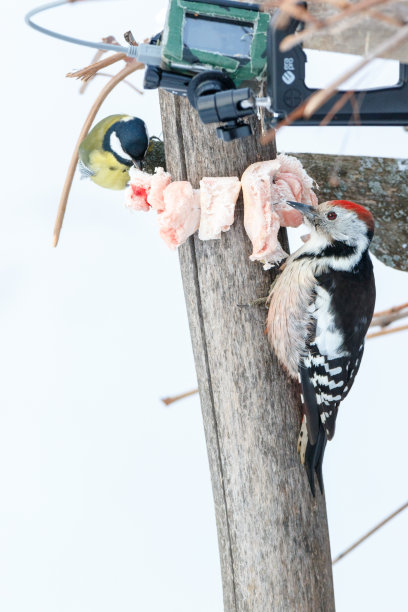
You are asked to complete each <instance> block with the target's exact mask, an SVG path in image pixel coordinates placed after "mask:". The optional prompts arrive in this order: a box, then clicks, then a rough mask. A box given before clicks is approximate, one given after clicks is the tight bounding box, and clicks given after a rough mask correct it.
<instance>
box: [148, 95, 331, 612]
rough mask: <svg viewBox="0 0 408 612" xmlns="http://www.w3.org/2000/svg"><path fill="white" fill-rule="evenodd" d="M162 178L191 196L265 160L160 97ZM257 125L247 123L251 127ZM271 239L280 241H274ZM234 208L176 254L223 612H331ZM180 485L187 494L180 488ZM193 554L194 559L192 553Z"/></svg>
mask: <svg viewBox="0 0 408 612" xmlns="http://www.w3.org/2000/svg"><path fill="white" fill-rule="evenodd" d="M160 98H161V112H162V121H163V134H164V142H165V151H166V160H167V169H168V171H169V172H170V173H171V174H172V176H173V179H175V180H186V179H188V180H189V181H191V183H192V184H193V186H194V187H198V183H199V180H200V179H201V178H202V177H203V176H239V177H240V176H241V174H242V172H243V171H244V169H245V168H246V167H247V166H248V165H249V164H250V163H253V162H255V161H257V160H260V159H270V158H272V157H274V156H275V151H274V149H273V148H272V147H271V146H269V147H261V145H260V144H259V142H258V140H257V138H256V137H251V138H247V139H244V140H240V141H235V142H233V143H229V144H224V143H222V142H221V141H220V140H218V139H217V138H216V136H215V130H214V126H210V127H208V126H204V125H203V124H201V122H200V121H199V119H198V116H197V114H196V112H195V111H194V110H192V108H191V107H190V106H189V105H188V102H187V101H186V100H185V99H181V98H178V97H176V96H172V95H171V94H168V93H165V92H161V94H160ZM255 123H257V122H255ZM283 239H285V237H284V236H283ZM250 252H251V248H250V243H249V240H248V238H247V236H246V234H245V232H244V229H243V207H242V201H240V202H239V204H238V206H237V213H236V221H235V223H234V225H233V227H232V228H231V230H230V231H229V232H227V233H225V234H223V236H222V239H221V240H212V241H208V242H203V241H200V240H198V238H197V236H194V237H192V238H190V239H189V241H188V242H187V243H186V244H185V245H183V246H182V247H181V248H180V265H181V271H182V276H183V283H184V291H185V296H186V303H187V311H188V317H189V323H190V330H191V337H192V343H193V349H194V357H195V363H196V369H197V377H198V382H199V390H200V398H201V406H202V412H203V421H204V428H205V435H206V441H207V448H208V456H209V463H210V470H211V478H212V485H213V493H214V501H215V512H216V521H217V529H218V539H219V550H220V558H221V568H222V578H223V590H224V606H225V608H224V609H225V612H269V611H273V612H280V611H282V612H292V611H299V612H300V611H302V612H304V611H306V610H307V611H313V612H318V611H322V612H331V611H332V610H334V599H333V584H332V575H331V559H330V546H329V537H328V528H327V519H326V509H325V500H324V497H322V496H321V495H320V493H318V494H317V496H316V499H313V497H312V496H311V493H310V490H309V485H308V482H307V478H306V473H305V471H304V468H303V467H302V466H301V465H300V463H299V458H298V456H297V453H296V441H297V436H298V431H299V424H300V407H299V400H298V397H299V396H298V390H297V389H296V387H295V385H294V384H293V383H292V382H291V381H290V380H289V379H288V378H287V376H286V375H285V374H284V372H283V371H282V369H281V368H280V366H279V364H278V363H277V361H276V358H275V357H274V355H273V354H272V353H271V350H270V348H269V345H268V343H267V341H266V339H265V334H264V326H265V314H266V310H265V309H264V308H263V307H242V306H240V304H248V303H249V302H250V301H252V300H253V299H254V298H256V297H259V296H263V295H266V294H267V292H268V288H269V284H270V281H271V276H270V274H269V273H266V272H264V271H263V270H262V267H261V266H260V265H259V264H255V263H251V262H250V261H249V254H250ZM187 486H188V485H187ZM197 554H199V551H197Z"/></svg>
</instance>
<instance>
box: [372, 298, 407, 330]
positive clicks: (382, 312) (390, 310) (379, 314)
mask: <svg viewBox="0 0 408 612" xmlns="http://www.w3.org/2000/svg"><path fill="white" fill-rule="evenodd" d="M406 308H408V302H405V303H404V304H400V305H399V306H392V307H391V308H388V309H387V310H380V311H379V312H375V313H374V314H373V320H374V319H376V318H377V317H383V316H385V315H392V314H394V312H400V310H405V309H406ZM371 325H374V323H371Z"/></svg>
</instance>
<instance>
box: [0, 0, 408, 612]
mask: <svg viewBox="0 0 408 612" xmlns="http://www.w3.org/2000/svg"><path fill="white" fill-rule="evenodd" d="M164 4H165V2H163V0H151V1H150V2H149V3H145V2H141V0H139V1H135V2H123V1H121V0H120V1H116V2H101V3H97V4H96V3H84V4H77V5H74V6H69V7H66V8H65V7H64V8H62V9H58V10H57V11H55V12H53V13H50V14H49V15H43V16H41V17H40V18H39V21H40V20H41V23H42V24H44V25H46V24H48V25H49V26H51V27H55V28H56V29H60V30H63V31H65V32H69V33H71V34H74V35H78V36H83V37H87V38H89V39H94V40H96V39H98V38H99V37H101V36H106V35H108V34H114V35H116V37H117V38H118V39H119V40H121V35H122V33H123V32H124V31H126V30H128V29H132V31H133V33H134V35H135V37H136V39H138V40H141V39H143V38H144V37H146V36H149V35H151V34H154V33H156V32H157V31H158V30H159V29H160V24H159V23H157V22H156V21H155V15H157V13H158V12H159V10H160V9H161V8H162V6H163V5H164ZM32 6H33V3H32V1H27V0H20V2H18V3H11V2H10V3H8V6H7V9H5V14H6V16H7V19H8V22H7V23H5V25H6V27H3V34H2V45H3V55H2V57H3V59H6V61H5V62H4V65H3V67H2V73H3V95H2V99H1V104H2V117H3V122H2V140H3V147H2V148H1V155H2V161H1V168H2V170H3V188H2V192H3V197H2V206H1V213H0V214H1V223H0V249H1V260H0V262H1V263H0V266H1V267H0V274H1V287H2V300H1V321H0V325H1V336H0V337H1V351H0V370H1V372H2V382H1V385H0V397H1V400H2V401H1V409H0V491H1V494H0V608H1V610H2V611H3V612H26V611H28V610H29V611H30V612H55V611H58V612H111V611H112V610H121V612H128V611H129V612H130V611H134V610H142V611H143V612H159V611H160V612H161V611H163V610H165V611H166V612H192V611H193V610H194V612H221V610H222V593H221V580H220V572H219V561H218V550H217V538H216V530H215V520H214V509H213V501H212V493H211V485H210V478H209V471H208V464H207V455H206V448H205V442H204V435H203V428H202V422H201V413H200V406H199V400H198V398H197V397H193V398H190V399H187V400H184V401H183V402H179V403H177V404H175V405H174V406H172V407H170V408H166V407H164V406H163V405H162V403H161V402H160V398H161V397H164V396H167V395H172V394H176V393H179V392H183V391H185V390H188V389H191V388H194V387H195V384H196V379H195V370H194V364H193V357H192V352H191V346H190V338H189V332H188V325H187V318H186V312H185V306H184V299H183V293H182V287H181V279H180V273H179V266H178V258H177V255H176V254H174V253H171V252H170V251H169V250H168V249H167V247H166V246H165V245H164V244H163V243H162V242H161V240H160V238H159V237H158V230H157V226H156V222H155V218H154V215H153V214H150V215H149V214H143V213H139V214H135V213H131V212H130V211H128V210H126V209H125V208H124V207H123V205H122V201H123V193H121V192H113V191H108V190H103V189H101V188H99V187H98V186H96V185H94V184H93V183H91V182H86V181H79V178H78V177H76V179H75V181H74V185H73V189H72V192H71V196H70V200H69V203H68V210H67V216H66V219H65V223H64V227H63V231H62V235H61V241H60V245H59V246H58V248H57V249H53V248H52V247H51V241H52V229H53V224H54V219H55V213H56V209H57V205H58V200H59V197H60V192H61V189H62V185H63V182H64V179H65V174H66V170H67V165H68V163H69V159H70V156H71V153H72V149H73V146H74V143H75V141H76V138H77V136H78V133H79V130H80V127H81V125H82V123H83V121H84V118H85V115H86V114H87V112H88V109H89V107H90V105H91V104H92V102H93V100H94V98H95V97H96V95H97V92H98V91H99V90H100V88H101V87H102V86H103V84H104V82H105V81H104V80H103V79H102V78H98V79H96V80H95V81H94V82H93V83H92V84H91V85H90V86H89V88H88V91H87V93H86V94H85V95H84V96H80V95H79V94H78V89H79V84H78V83H76V82H75V81H72V80H68V79H65V77H64V75H65V73H66V72H68V71H69V70H71V69H73V68H79V67H82V66H84V65H86V64H88V63H89V62H90V60H91V58H92V53H93V52H92V50H87V49H83V48H79V47H74V46H70V45H68V44H65V43H62V42H59V41H55V40H52V39H49V38H46V37H44V36H42V35H40V34H39V33H37V32H34V31H32V30H29V29H28V28H26V27H25V25H24V23H23V14H24V13H25V12H26V11H27V10H28V9H29V8H32ZM330 72H331V74H332V65H331V64H330ZM132 82H133V83H136V84H139V85H140V84H141V75H138V76H132ZM118 112H126V113H130V114H135V115H139V116H140V117H142V118H143V119H144V120H145V121H146V123H147V124H148V126H149V130H150V132H151V133H155V134H159V133H160V117H159V110H158V96H157V92H146V93H145V95H144V96H138V95H137V94H135V93H134V92H133V91H132V90H131V89H130V88H129V87H127V86H126V85H123V84H122V85H120V86H119V87H117V88H116V90H115V91H114V92H113V93H112V94H111V95H110V97H109V98H108V100H107V101H106V102H105V103H104V105H103V107H102V110H101V112H100V113H99V115H98V119H101V118H103V117H104V116H106V115H109V114H113V113H118ZM345 133H346V131H345V130H344V128H288V129H286V130H285V131H282V132H281V133H280V134H279V139H278V146H279V149H280V150H284V151H287V152H293V151H309V152H330V153H334V154H363V155H364V154H366V155H367V154H369V155H382V156H396V157H406V153H407V150H408V133H407V132H404V131H403V130H402V128H380V129H379V128H353V129H349V130H347V136H345ZM349 195H350V199H353V194H352V193H350V194H349ZM404 222H405V219H404ZM376 273H377V286H378V300H377V309H383V308H386V307H388V306H392V305H394V304H398V303H401V302H403V301H406V300H407V295H408V275H406V274H402V273H398V272H396V271H393V270H390V269H387V268H385V266H383V265H382V264H378V265H376ZM406 346H407V334H406V333H402V334H396V335H394V336H389V337H385V338H381V339H376V340H371V341H369V342H368V343H367V348H366V354H365V358H364V360H363V364H362V367H361V371H360V374H359V376H358V377H357V381H356V383H355V385H354V388H353V391H352V392H351V394H350V396H349V398H348V399H347V400H346V401H345V402H344V403H343V404H342V408H341V411H340V415H339V419H338V426H337V431H336V437H335V439H334V441H333V442H332V443H330V444H329V446H328V449H327V452H326V459H325V483H326V499H327V507H328V515H329V522H330V537H331V546H332V553H333V555H335V554H337V553H338V552H340V551H342V550H343V549H344V548H345V547H346V546H348V545H349V544H350V543H351V542H353V541H354V539H355V538H357V537H359V536H360V535H362V534H363V533H364V532H365V531H367V530H368V529H369V528H371V527H372V526H373V525H374V524H375V523H376V522H378V521H379V520H380V519H382V518H383V517H384V516H385V515H386V514H388V513H390V512H391V511H393V510H394V509H395V508H396V507H397V506H398V505H400V504H402V503H403V502H404V501H405V499H406V497H407V491H406V480H407V479H406V407H407V400H406V384H405V379H406V371H407V370H406ZM407 527H408V513H406V514H405V515H402V516H400V517H399V518H397V519H396V520H395V521H394V522H393V523H392V524H390V525H389V526H387V527H385V528H384V529H383V530H382V531H381V532H380V533H378V534H377V535H376V536H375V537H373V538H372V539H370V540H369V541H368V542H367V543H366V544H364V545H363V546H361V548H360V549H359V550H358V551H356V552H355V553H353V554H352V555H350V556H349V557H348V558H347V559H345V560H344V561H342V562H341V563H339V564H338V565H337V566H336V567H335V570H334V577H335V589H336V601H337V609H338V611H339V612H346V611H347V612H354V611H360V610H368V609H369V610H370V611H371V612H377V611H378V612H380V611H381V612H382V611H383V610H386V609H387V610H393V611H394V612H399V611H401V612H402V611H403V610H407V602H406V586H405V583H406V571H407V564H406V548H407V537H406V533H407Z"/></svg>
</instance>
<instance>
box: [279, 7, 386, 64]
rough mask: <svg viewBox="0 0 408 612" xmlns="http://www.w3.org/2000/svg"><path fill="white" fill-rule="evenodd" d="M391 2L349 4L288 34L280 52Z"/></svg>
mask: <svg viewBox="0 0 408 612" xmlns="http://www.w3.org/2000/svg"><path fill="white" fill-rule="evenodd" d="M392 1H393V0H361V2H356V3H355V4H349V6H348V7H347V8H345V9H344V10H343V11H340V12H339V13H336V14H335V15H330V17H327V19H322V20H320V21H319V22H317V23H314V24H312V25H310V26H309V27H307V28H306V29H305V30H303V31H302V32H297V33H295V34H289V35H288V36H286V37H285V38H284V39H283V40H282V42H281V44H280V51H283V52H286V51H289V50H290V49H293V47H295V46H296V45H298V44H299V43H300V42H304V41H305V40H307V39H308V38H310V37H311V36H313V34H316V32H317V31H320V30H324V29H327V28H329V27H330V26H332V25H334V24H336V23H339V22H341V21H343V20H344V19H346V18H347V17H354V16H356V15H358V14H359V13H361V12H362V11H366V10H367V9H369V8H371V7H373V6H377V5H379V4H389V3H390V2H392Z"/></svg>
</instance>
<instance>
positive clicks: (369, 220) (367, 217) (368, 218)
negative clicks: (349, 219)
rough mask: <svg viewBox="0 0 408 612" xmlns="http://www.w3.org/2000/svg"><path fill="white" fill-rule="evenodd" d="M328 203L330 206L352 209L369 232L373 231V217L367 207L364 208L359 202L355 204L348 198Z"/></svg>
mask: <svg viewBox="0 0 408 612" xmlns="http://www.w3.org/2000/svg"><path fill="white" fill-rule="evenodd" d="M328 204H331V205H332V206H342V207H343V208H348V209H349V210H353V211H354V212H355V213H356V215H357V216H358V217H359V219H361V220H362V221H364V223H365V224H366V225H367V227H368V229H369V230H370V231H371V232H374V217H373V215H372V214H371V213H370V211H369V210H367V208H364V206H361V204H356V203H355V202H350V201H349V200H331V201H330V202H328Z"/></svg>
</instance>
